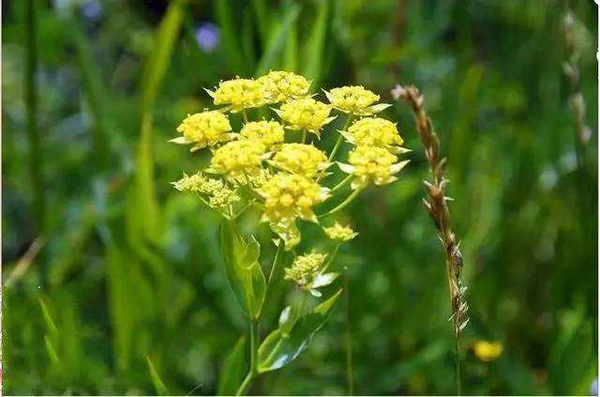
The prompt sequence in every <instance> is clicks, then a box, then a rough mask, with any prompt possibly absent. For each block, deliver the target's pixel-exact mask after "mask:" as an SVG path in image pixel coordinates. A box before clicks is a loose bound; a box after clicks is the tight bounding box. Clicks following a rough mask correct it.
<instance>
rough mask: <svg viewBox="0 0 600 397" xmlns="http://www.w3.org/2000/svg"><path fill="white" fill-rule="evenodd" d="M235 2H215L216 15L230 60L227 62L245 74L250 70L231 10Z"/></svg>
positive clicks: (218, 0)
mask: <svg viewBox="0 0 600 397" xmlns="http://www.w3.org/2000/svg"><path fill="white" fill-rule="evenodd" d="M233 3H234V2H232V1H230V0H216V1H215V2H214V7H215V16H216V18H217V23H218V25H219V27H220V28H221V36H222V37H223V40H222V41H221V43H222V46H223V51H224V52H225V55H226V58H227V60H228V62H227V64H228V66H229V67H230V68H231V71H232V72H233V73H236V74H239V75H242V76H244V75H246V74H247V71H248V61H247V59H246V58H245V57H244V53H243V52H242V51H241V48H242V46H241V44H240V42H239V40H238V38H239V37H240V34H239V32H238V31H237V29H236V28H235V26H236V22H235V21H234V17H233V12H232V10H231V5H232V4H233Z"/></svg>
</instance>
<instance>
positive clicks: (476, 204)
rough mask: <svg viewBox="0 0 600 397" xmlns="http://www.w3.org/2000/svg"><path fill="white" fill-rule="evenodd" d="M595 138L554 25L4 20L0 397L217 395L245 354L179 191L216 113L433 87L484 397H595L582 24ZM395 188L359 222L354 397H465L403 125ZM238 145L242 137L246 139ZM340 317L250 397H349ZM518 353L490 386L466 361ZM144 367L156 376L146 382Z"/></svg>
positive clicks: (408, 131) (275, 5) (46, 7)
mask: <svg viewBox="0 0 600 397" xmlns="http://www.w3.org/2000/svg"><path fill="white" fill-rule="evenodd" d="M571 7H572V9H573V12H574V16H575V25H574V32H575V34H574V40H575V44H576V46H575V47H576V49H577V51H578V53H579V54H580V57H579V58H578V59H577V65H578V67H579V69H580V73H581V88H582V93H583V98H584V99H585V102H586V105H587V109H588V114H587V116H586V122H587V124H588V125H590V126H592V137H591V140H590V141H589V142H588V143H587V144H586V145H585V146H584V147H583V150H579V149H578V145H577V144H576V142H577V140H576V136H577V135H576V130H575V127H574V116H573V113H572V112H571V110H570V108H569V96H570V95H571V90H572V89H571V86H570V83H569V80H568V78H566V77H565V75H564V71H563V64H564V62H565V60H566V59H567V56H568V51H567V45H566V41H565V31H564V23H563V22H564V16H565V3H564V2H561V1H554V0H527V1H523V0H502V1H491V0H470V1H459V0H437V1H436V0H427V1H407V0H378V1H366V0H320V1H317V0H315V1H309V0H304V1H300V0H298V1H291V0H281V1H266V0H248V1H242V0H214V1H200V0H189V1H186V0H172V1H170V2H168V1H166V0H145V1H134V0H129V1H126V0H105V1H101V0H55V1H49V0H26V1H25V0H22V1H21V0H20V1H4V2H2V14H3V20H2V22H3V26H2V37H3V40H2V60H3V62H2V89H3V96H2V127H3V139H2V168H3V178H2V273H3V280H4V286H3V331H4V333H3V336H4V338H3V371H4V373H3V375H4V392H5V393H8V394H40V393H43V394H63V393H67V394H69V393H73V394H97V393H101V394H115V393H116V394H122V393H128V394H148V393H150V394H153V393H156V392H157V391H159V392H161V391H162V392H164V390H161V389H160V388H159V389H158V390H157V389H155V386H154V385H153V380H152V379H153V378H152V376H151V369H150V367H152V371H153V372H154V373H155V374H158V375H159V376H160V378H162V380H163V382H164V385H165V387H166V389H167V390H168V392H170V393H176V394H188V393H191V394H214V393H216V392H217V391H218V385H219V380H220V379H222V378H221V377H220V376H221V375H222V373H223V371H222V368H223V363H224V360H225V358H226V356H227V354H228V352H229V351H230V350H231V349H232V348H233V346H234V344H235V343H236V341H237V340H238V338H239V335H240V334H241V333H242V332H244V330H245V324H244V322H243V321H242V318H241V316H240V313H239V311H238V309H237V307H236V306H235V303H234V302H233V301H232V297H231V294H230V292H229V290H228V287H227V285H226V282H225V278H224V277H223V274H222V270H221V260H222V259H221V255H220V253H219V247H218V241H217V230H218V229H217V228H218V218H217V217H216V216H214V215H212V214H209V213H208V212H207V211H205V210H204V209H203V208H202V206H201V204H200V202H199V201H197V200H196V199H194V197H192V196H187V195H182V194H179V193H177V192H176V191H175V190H174V189H173V188H172V187H171V186H170V184H169V182H171V181H174V180H176V179H178V178H179V177H180V176H181V174H182V172H183V171H187V172H193V171H194V170H196V169H197V168H198V167H199V164H200V163H201V161H202V159H201V158H200V159H199V158H198V157H194V156H190V155H188V154H187V153H184V151H182V150H181V148H180V147H177V146H175V145H171V144H168V143H167V140H168V139H170V138H173V137H174V136H175V135H176V133H175V128H176V126H177V125H178V123H179V122H180V121H181V120H182V119H183V117H184V116H185V115H186V114H187V113H191V112H195V111H199V110H202V109H203V108H204V107H208V106H210V105H211V103H210V98H209V97H208V95H206V93H205V92H204V91H203V87H209V88H210V87H213V86H215V85H216V84H217V83H218V81H219V79H227V78H231V77H233V76H236V75H240V76H253V75H255V74H257V73H261V72H265V71H268V70H269V69H284V70H288V71H296V72H299V73H303V74H305V75H306V76H307V77H309V78H310V79H312V80H313V81H314V82H315V86H316V85H317V84H318V85H320V86H322V87H324V88H332V87H334V86H341V85H346V84H362V85H364V86H366V87H368V88H369V89H372V90H373V91H375V92H377V93H379V94H381V95H382V99H383V100H384V101H385V102H392V99H391V97H390V93H389V92H390V89H391V88H392V87H393V86H394V85H395V84H396V83H401V84H415V85H417V86H418V87H419V88H420V89H421V90H422V92H423V93H424V95H425V100H426V107H427V109H428V111H429V113H430V115H431V116H432V118H433V120H434V124H435V126H436V129H437V132H438V134H439V135H440V138H441V140H442V149H443V152H444V154H446V155H447V156H448V158H449V165H448V174H449V179H450V181H451V183H450V185H449V193H450V195H451V196H452V197H453V198H455V199H456V201H455V202H453V203H452V204H451V209H450V210H451V214H452V217H453V221H454V226H455V229H456V232H457V235H458V237H459V239H460V240H461V248H462V250H463V253H464V257H465V258H464V259H465V270H464V272H465V280H466V283H467V284H468V285H469V287H470V289H469V292H468V294H467V298H468V301H469V302H470V311H469V313H470V317H471V321H470V323H469V326H468V327H467V330H466V332H465V334H464V336H463V344H464V347H465V355H464V361H463V390H464V392H465V393H466V394H588V393H589V392H590V385H591V384H592V382H593V380H594V379H596V378H597V368H598V367H597V347H598V342H597V338H596V335H597V312H598V300H597V297H598V285H597V280H598V267H597V259H598V251H597V247H598V245H597V242H598V235H597V230H598V213H597V194H598V191H597V180H598V179H597V177H598V173H597V172H598V170H597V165H598V164H597V147H598V140H597V131H596V128H595V126H596V125H597V123H598V119H597V117H598V115H597V107H598V103H597V88H596V87H597V84H596V76H597V68H596V62H595V57H594V54H595V52H596V46H597V45H596V37H597V36H598V31H597V22H598V21H597V10H596V8H595V5H594V3H593V2H592V1H591V0H581V1H571ZM386 116H387V117H389V118H391V119H393V120H397V121H398V123H399V124H398V125H399V129H400V130H401V131H402V134H403V137H404V138H405V141H406V146H407V147H408V148H410V149H412V150H413V152H412V153H411V154H410V155H409V158H410V159H411V160H412V161H411V163H410V165H409V166H408V167H407V168H406V169H405V170H404V171H403V173H402V175H401V180H400V181H399V182H397V183H395V184H392V185H390V186H388V187H386V188H384V189H378V190H374V191H372V192H368V193H367V194H366V195H365V196H364V197H363V198H362V199H361V202H360V203H356V204H355V205H354V206H352V208H350V209H349V210H347V213H348V215H349V216H350V215H351V217H352V219H353V223H354V224H355V226H356V228H357V229H358V230H359V231H360V235H359V237H358V238H357V239H356V240H354V241H353V242H352V243H351V244H349V245H348V246H347V247H345V248H344V250H343V252H342V253H341V254H340V256H339V257H338V258H339V261H343V263H344V265H346V266H348V268H349V272H350V273H349V274H350V291H351V301H352V306H351V319H352V328H353V332H354V340H353V347H354V352H355V360H354V363H355V364H354V365H355V376H356V379H357V392H359V393H361V394H405V393H406V394H424V393H428V394H440V393H441V394H451V393H453V392H454V385H455V383H454V367H453V365H454V361H453V360H454V357H453V343H454V341H453V334H452V329H451V328H452V327H451V324H450V323H449V322H448V317H449V315H450V303H449V300H448V291H447V289H448V286H447V281H446V278H445V268H444V257H443V250H442V247H441V246H440V243H439V241H438V238H437V236H436V233H435V229H434V226H433V224H432V222H431V220H430V219H429V218H428V216H427V214H426V212H425V210H424V209H423V208H422V205H421V202H420V200H421V197H422V196H424V189H423V185H422V180H423V179H424V178H425V177H427V175H428V174H427V173H428V168H427V164H426V161H425V158H424V154H423V151H422V148H421V146H420V143H419V140H418V135H417V132H416V129H415V125H414V122H413V118H412V115H411V113H410V111H409V109H408V107H407V106H406V105H404V104H400V103H397V102H395V103H394V107H393V108H390V109H388V110H386ZM238 122H239V121H238ZM343 332H344V324H343V310H341V307H338V308H337V309H336V311H335V313H334V316H333V317H332V319H331V320H330V322H328V323H327V325H326V326H325V327H324V329H322V330H321V331H320V332H319V333H318V335H317V337H316V339H315V340H313V342H312V344H311V345H310V347H309V348H308V350H307V351H306V352H305V353H304V354H303V355H302V356H301V357H300V358H299V359H298V360H296V361H295V362H294V363H293V364H292V365H291V366H289V367H287V368H285V369H283V370H281V371H278V372H276V373H273V374H269V375H267V376H266V377H264V379H262V380H261V381H260V382H259V383H258V384H257V385H255V388H254V389H253V390H254V392H255V393H261V394H262V393H264V394H343V393H344V392H345V358H344V351H343V344H342V341H343V338H341V335H342V334H343ZM480 340H488V341H499V342H500V343H501V344H502V346H503V352H502V354H501V355H500V356H499V357H498V358H496V359H495V360H493V361H489V362H486V361H482V360H481V359H480V358H478V357H477V356H476V355H475V354H474V353H473V349H472V346H473V344H474V343H476V342H477V341H480ZM149 364H150V365H149Z"/></svg>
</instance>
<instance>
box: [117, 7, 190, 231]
mask: <svg viewBox="0 0 600 397" xmlns="http://www.w3.org/2000/svg"><path fill="white" fill-rule="evenodd" d="M185 3H186V0H175V1H172V2H171V4H170V5H169V8H168V9H167V12H166V15H165V16H164V18H163V20H162V22H161V23H160V26H159V28H158V33H157V38H156V47H155V51H154V52H153V53H151V54H150V56H149V58H148V63H147V65H146V69H145V73H144V77H143V80H142V87H141V90H142V99H141V104H140V105H141V108H140V141H139V148H138V155H137V172H136V174H135V184H134V185H133V190H132V191H130V195H129V196H128V203H127V205H128V226H129V230H128V231H129V237H130V239H137V238H138V236H145V237H146V238H148V239H149V240H151V241H155V240H156V239H157V238H158V236H159V234H160V212H159V205H158V199H157V197H156V191H155V188H154V154H153V148H152V147H153V142H152V141H153V136H152V128H153V115H152V113H153V107H154V103H155V101H156V97H157V95H158V91H159V89H160V86H161V84H162V81H163V77H164V75H165V73H166V71H167V67H168V65H169V62H170V59H171V54H172V52H173V47H174V45H175V41H176V39H177V36H178V35H179V31H180V29H181V25H182V22H183V17H184V6H185Z"/></svg>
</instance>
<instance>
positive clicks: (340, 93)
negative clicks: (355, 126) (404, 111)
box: [325, 85, 390, 116]
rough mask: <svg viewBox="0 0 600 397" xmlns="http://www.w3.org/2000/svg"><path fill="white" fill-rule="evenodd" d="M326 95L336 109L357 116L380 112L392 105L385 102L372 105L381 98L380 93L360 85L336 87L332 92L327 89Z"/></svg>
mask: <svg viewBox="0 0 600 397" xmlns="http://www.w3.org/2000/svg"><path fill="white" fill-rule="evenodd" d="M325 95H326V96H327V99H329V102H330V103H331V104H332V105H333V107H334V108H335V109H337V110H339V111H341V112H344V113H352V114H355V115H357V116H368V115H371V114H373V113H378V112H380V111H382V110H383V109H385V108H387V107H389V106H390V105H388V104H385V103H382V104H379V105H374V106H372V105H373V103H375V102H377V101H378V100H379V95H377V94H374V93H373V92H371V91H369V90H367V89H365V88H364V87H363V86H360V85H354V86H347V87H340V88H334V89H332V90H331V91H330V92H327V91H325Z"/></svg>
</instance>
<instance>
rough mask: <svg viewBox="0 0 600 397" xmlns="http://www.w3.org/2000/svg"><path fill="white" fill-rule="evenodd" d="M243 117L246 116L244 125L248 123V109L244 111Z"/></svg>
mask: <svg viewBox="0 0 600 397" xmlns="http://www.w3.org/2000/svg"><path fill="white" fill-rule="evenodd" d="M242 115H243V116H244V123H248V113H246V109H243V110H242Z"/></svg>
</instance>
